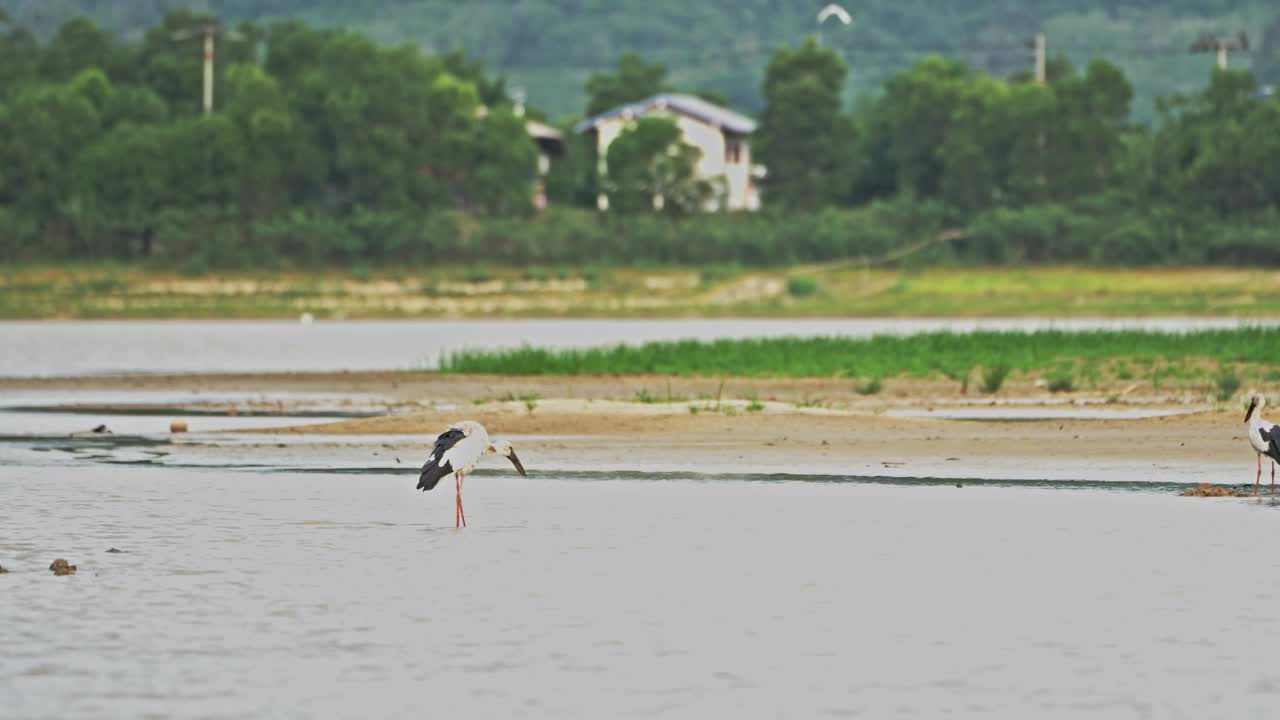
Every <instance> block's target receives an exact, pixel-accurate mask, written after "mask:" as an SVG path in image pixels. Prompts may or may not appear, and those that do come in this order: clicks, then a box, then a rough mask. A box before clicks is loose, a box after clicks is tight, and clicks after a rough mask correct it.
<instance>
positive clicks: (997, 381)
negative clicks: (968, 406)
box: [982, 363, 1011, 395]
mask: <svg viewBox="0 0 1280 720" xmlns="http://www.w3.org/2000/svg"><path fill="white" fill-rule="evenodd" d="M1010 369H1011V368H1010V367H1009V366H1008V365H1005V364H1003V363H1001V364H999V365H994V366H992V367H989V368H986V369H984V370H983V371H982V392H984V393H986V394H988V395H994V394H995V393H998V392H1000V388H1001V387H1002V386H1003V385H1004V381H1005V378H1007V377H1009V371H1010Z"/></svg>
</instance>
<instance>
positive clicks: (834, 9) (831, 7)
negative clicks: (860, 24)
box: [818, 3, 853, 25]
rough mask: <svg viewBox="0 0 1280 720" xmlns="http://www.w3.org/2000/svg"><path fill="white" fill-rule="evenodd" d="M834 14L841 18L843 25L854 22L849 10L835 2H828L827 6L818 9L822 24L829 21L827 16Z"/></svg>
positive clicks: (819, 20) (819, 21)
mask: <svg viewBox="0 0 1280 720" xmlns="http://www.w3.org/2000/svg"><path fill="white" fill-rule="evenodd" d="M832 16H834V17H835V18H836V19H837V20H839V21H840V22H841V24H843V25H848V24H849V23H851V22H853V16H852V15H850V14H849V11H848V10H845V9H844V8H842V7H840V6H839V5H837V4H835V3H828V4H827V6H826V7H824V8H822V9H821V10H819V11H818V24H819V25H821V24H822V23H824V22H826V21H827V18H829V17H832Z"/></svg>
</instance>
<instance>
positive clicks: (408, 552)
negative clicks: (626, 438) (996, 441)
mask: <svg viewBox="0 0 1280 720" xmlns="http://www.w3.org/2000/svg"><path fill="white" fill-rule="evenodd" d="M223 452H226V449H225V448H224V449H223ZM328 452H329V453H330V455H329V456H327V457H326V458H325V462H323V463H318V464H317V465H318V467H317V468H312V469H311V471H308V472H299V471H293V470H287V469H285V470H280V469H273V468H270V467H260V468H257V469H250V468H241V469H238V470H226V469H222V468H218V467H193V466H189V465H183V466H163V465H161V466H154V465H148V464H141V465H114V464H109V462H106V461H110V462H119V461H126V460H127V459H128V456H127V454H126V455H114V456H113V455H111V454H110V453H105V454H103V455H101V456H98V459H90V457H91V456H88V455H84V454H80V453H70V452H67V451H65V450H60V449H51V447H50V446H49V445H48V444H47V443H43V444H42V443H41V442H37V441H32V442H27V443H19V442H13V441H10V442H8V443H3V444H0V508H3V510H2V511H0V513H2V515H0V517H2V520H0V564H3V565H4V566H5V567H7V568H9V569H10V570H11V571H12V572H11V573H10V574H7V575H2V576H0V627H3V628H4V629H5V636H6V637H5V642H4V646H5V650H4V652H3V653H0V698H2V699H3V707H4V713H3V715H4V717H14V718H31V719H38V718H59V719H61V718H78V717H157V718H215V717H217V718H223V717H288V718H321V717H323V718H348V717H349V718H381V717H405V716H409V715H421V714H449V715H453V716H456V717H539V718H541V717H556V718H564V717H590V718H600V717H656V716H660V717H682V718H683V717H690V718H705V717H728V716H737V717H752V718H754V717H823V716H833V717H868V718H887V717H942V716H945V717H1022V718H1032V717H1035V718H1039V717H1089V718H1184V717H1185V718H1206V717H1231V718H1255V717H1256V718H1264V717H1274V711H1275V708H1276V707H1277V706H1278V703H1280V670H1277V669H1276V668H1275V665H1274V663H1273V662H1271V660H1272V659H1273V655H1274V648H1275V647H1277V642H1278V641H1280V628H1277V626H1276V624H1275V623H1274V622H1272V621H1271V615H1272V608H1273V605H1274V603H1275V602H1276V600H1277V598H1278V597H1280V572H1277V571H1278V570H1280V567H1278V565H1280V560H1277V559H1276V556H1275V555H1274V554H1273V553H1270V552H1268V548H1269V547H1270V546H1271V545H1272V544H1273V543H1274V541H1275V538H1276V527H1277V525H1276V523H1277V521H1280V515H1278V514H1277V509H1278V508H1276V507H1275V506H1274V505H1273V504H1272V503H1270V502H1269V501H1267V500H1263V501H1253V500H1244V501H1242V500H1200V499H1186V498H1179V497H1176V496H1173V495H1172V494H1171V493H1169V492H1168V491H1164V490H1162V491H1159V492H1157V491H1153V490H1150V489H1146V490H1144V489H1142V488H1135V487H1119V486H1114V485H1112V486H1105V487H1108V488H1114V489H1099V488H1097V487H1088V486H1086V485H1081V484H1078V483H1077V484H1070V483H1068V484H1066V485H1062V486H1052V485H1050V486H1048V488H1033V487H1022V486H1019V485H1018V484H1017V483H1013V484H1006V485H1004V486H1000V487H984V486H974V485H966V486H964V487H963V488H956V487H954V485H953V484H951V483H946V484H943V483H930V482H919V483H915V484H901V485H889V484H883V483H880V482H816V481H818V480H824V478H821V477H811V478H794V479H791V480H787V481H775V482H760V481H749V480H744V479H741V476H735V475H732V474H728V475H723V476H715V477H710V478H705V479H701V480H696V479H679V478H672V477H670V476H664V477H663V478H660V479H650V478H648V477H646V476H645V475H644V474H643V473H618V474H616V475H612V474H610V473H583V472H560V471H557V470H556V469H554V468H541V469H537V470H536V471H535V474H534V477H531V478H527V479H526V478H519V477H516V476H514V475H511V474H510V473H507V472H505V471H504V472H502V473H488V474H483V473H482V474H478V475H477V476H475V477H474V478H473V479H472V480H471V482H469V483H468V485H467V516H468V519H469V521H470V523H471V526H470V527H469V528H467V529H466V530H464V531H455V530H454V529H453V527H452V525H453V522H452V521H453V517H452V508H451V504H452V498H451V497H450V494H451V491H450V490H447V489H446V490H444V491H440V490H437V491H434V492H432V493H426V494H422V493H418V492H416V491H415V490H414V489H413V485H414V481H415V477H414V472H413V470H412V469H411V467H412V466H410V467H409V468H406V469H405V470H404V471H403V472H400V473H395V472H394V471H388V469H386V468H384V469H383V470H382V471H381V472H376V473H365V472H358V471H356V470H355V469H354V468H353V469H352V470H350V471H336V472H333V471H331V472H322V471H316V470H322V469H323V467H324V466H325V465H330V466H339V467H340V466H341V465H342V463H341V462H340V461H336V460H337V459H336V458H334V457H333V453H339V452H340V450H335V449H329V450H328ZM293 453H294V454H305V453H306V448H305V446H300V447H299V448H296V449H295V450H294V451H293ZM228 459H230V458H228ZM139 461H140V462H145V460H141V459H140V460H139ZM351 464H352V465H354V464H355V463H351ZM704 470H708V471H710V469H704ZM1025 470H1026V473H1027V477H1029V478H1034V477H1035V468H1031V467H1028V468H1026V469H1025ZM887 482H896V481H893V480H887ZM1057 487H1065V488H1068V489H1056V488H1057ZM110 547H116V548H119V549H122V550H125V551H126V552H125V553H123V554H107V553H106V552H105V551H106V550H107V549H108V548H110ZM55 557H65V558H67V559H68V560H70V561H71V562H72V563H74V564H77V565H78V566H79V572H78V573H77V574H76V575H74V576H71V577H53V576H52V574H51V573H49V571H48V570H47V569H46V568H47V566H48V564H49V562H51V561H52V560H53V558H55Z"/></svg>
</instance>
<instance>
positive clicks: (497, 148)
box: [466, 108, 538, 215]
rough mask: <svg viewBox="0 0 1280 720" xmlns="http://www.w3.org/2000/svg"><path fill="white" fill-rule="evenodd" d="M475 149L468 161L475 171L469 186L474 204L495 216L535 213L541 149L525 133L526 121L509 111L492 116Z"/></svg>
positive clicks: (487, 117)
mask: <svg viewBox="0 0 1280 720" xmlns="http://www.w3.org/2000/svg"><path fill="white" fill-rule="evenodd" d="M471 147H472V155H471V157H470V158H469V159H468V161H469V165H470V166H471V167H473V168H475V170H474V171H473V172H472V173H471V174H470V177H469V178H468V181H467V185H466V195H467V198H468V200H469V202H470V204H471V205H472V206H473V207H475V208H476V209H478V210H481V211H483V212H486V213H488V214H491V215H500V214H521V213H527V212H528V211H530V210H532V209H533V188H532V182H533V177H534V173H535V172H537V165H538V148H537V146H536V145H535V144H534V142H533V140H532V139H531V138H530V137H529V133H528V131H527V130H525V125H524V119H523V118H520V117H516V116H515V115H514V114H513V113H512V112H511V111H510V110H508V109H506V108H499V109H498V110H495V111H493V112H490V113H488V114H487V115H485V117H484V119H483V120H482V121H481V122H480V123H479V125H478V127H477V129H476V133H475V136H474V139H473V140H472V142H471Z"/></svg>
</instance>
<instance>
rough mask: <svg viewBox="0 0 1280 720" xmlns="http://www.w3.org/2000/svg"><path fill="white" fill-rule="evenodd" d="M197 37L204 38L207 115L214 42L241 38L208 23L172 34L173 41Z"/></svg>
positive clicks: (215, 24)
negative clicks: (221, 39)
mask: <svg viewBox="0 0 1280 720" xmlns="http://www.w3.org/2000/svg"><path fill="white" fill-rule="evenodd" d="M197 35H200V36H203V37H204V93H203V100H204V103H203V105H204V114H205V115H208V114H209V113H212V112H213V49H214V40H215V38H217V37H218V36H223V37H225V38H227V39H229V40H235V39H239V38H240V37H242V36H241V35H240V33H237V32H231V33H224V32H223V31H222V28H221V27H219V26H218V23H216V22H213V21H210V22H207V23H205V24H204V25H202V26H200V27H199V28H198V29H194V30H183V31H182V32H176V33H174V34H173V36H172V37H173V39H174V40H186V39H188V38H193V37H195V36H197Z"/></svg>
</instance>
